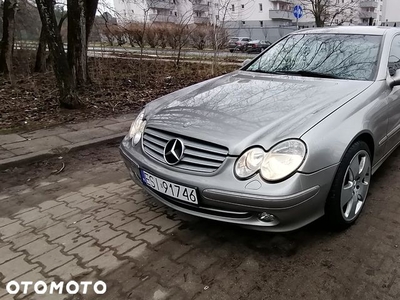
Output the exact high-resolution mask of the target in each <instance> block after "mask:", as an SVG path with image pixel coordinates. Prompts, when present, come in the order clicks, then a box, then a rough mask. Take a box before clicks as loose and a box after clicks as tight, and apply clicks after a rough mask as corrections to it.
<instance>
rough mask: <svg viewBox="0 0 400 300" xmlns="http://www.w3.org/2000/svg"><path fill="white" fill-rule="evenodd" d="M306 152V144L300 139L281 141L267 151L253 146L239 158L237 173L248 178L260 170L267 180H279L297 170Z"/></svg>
mask: <svg viewBox="0 0 400 300" xmlns="http://www.w3.org/2000/svg"><path fill="white" fill-rule="evenodd" d="M306 153H307V148H306V145H305V144H304V143H303V142H302V141H300V140H287V141H284V142H281V143H279V144H278V145H276V146H275V147H273V148H272V149H271V151H269V152H267V153H265V152H264V150H263V149H261V148H253V149H250V150H249V151H246V152H245V153H244V154H243V155H242V156H241V157H240V158H239V159H238V161H237V162H236V165H235V173H236V176H238V177H239V178H247V177H249V176H251V175H253V174H254V173H256V172H257V171H260V174H261V176H262V177H263V178H264V179H265V180H267V181H278V180H281V179H284V178H285V177H288V176H290V175H291V174H293V173H294V172H296V171H297V169H298V168H299V167H300V166H301V164H302V163H303V161H304V157H305V156H306Z"/></svg>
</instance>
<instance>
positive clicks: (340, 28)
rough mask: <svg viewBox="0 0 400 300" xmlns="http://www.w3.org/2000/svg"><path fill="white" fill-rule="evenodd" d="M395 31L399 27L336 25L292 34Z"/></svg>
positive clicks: (372, 33)
mask: <svg viewBox="0 0 400 300" xmlns="http://www.w3.org/2000/svg"><path fill="white" fill-rule="evenodd" d="M389 31H393V32H400V28H398V27H387V26H335V27H323V28H306V29H301V30H298V31H295V32H293V33H291V34H299V33H301V34H303V33H313V34H315V33H318V34H319V33H329V34H367V35H384V34H385V33H387V32H389Z"/></svg>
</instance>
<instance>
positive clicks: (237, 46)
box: [228, 37, 251, 52]
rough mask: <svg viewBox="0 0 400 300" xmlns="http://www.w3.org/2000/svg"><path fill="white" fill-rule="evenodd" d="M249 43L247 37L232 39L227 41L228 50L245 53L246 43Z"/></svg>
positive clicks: (249, 39)
mask: <svg viewBox="0 0 400 300" xmlns="http://www.w3.org/2000/svg"><path fill="white" fill-rule="evenodd" d="M250 41H251V38H249V37H232V38H231V39H230V40H229V41H228V49H229V51H230V52H233V51H245V49H246V45H247V43H249V42H250Z"/></svg>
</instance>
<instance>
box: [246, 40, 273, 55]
mask: <svg viewBox="0 0 400 300" xmlns="http://www.w3.org/2000/svg"><path fill="white" fill-rule="evenodd" d="M269 46H271V42H268V41H260V40H254V41H250V42H248V43H247V45H246V52H247V53H261V52H263V51H264V50H265V49H267V48H268V47H269Z"/></svg>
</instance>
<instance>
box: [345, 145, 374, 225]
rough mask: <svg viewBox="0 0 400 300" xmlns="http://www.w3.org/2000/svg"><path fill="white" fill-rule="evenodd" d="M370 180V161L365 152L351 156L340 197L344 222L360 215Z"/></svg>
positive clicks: (361, 151)
mask: <svg viewBox="0 0 400 300" xmlns="http://www.w3.org/2000/svg"><path fill="white" fill-rule="evenodd" d="M370 179H371V159H370V156H369V154H368V153H367V152H366V151H365V150H360V151H359V152H357V153H356V155H354V156H353V158H352V159H351V161H350V164H349V166H348V167H347V170H346V173H345V176H344V180H343V185H342V191H341V196H340V204H341V212H342V216H343V218H344V220H346V221H347V222H351V221H353V220H354V219H356V218H357V216H358V215H359V214H360V212H361V210H362V208H363V206H364V203H365V199H366V198H367V194H368V190H369V184H370Z"/></svg>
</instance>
